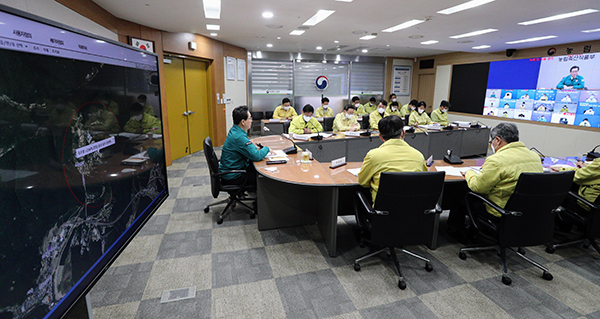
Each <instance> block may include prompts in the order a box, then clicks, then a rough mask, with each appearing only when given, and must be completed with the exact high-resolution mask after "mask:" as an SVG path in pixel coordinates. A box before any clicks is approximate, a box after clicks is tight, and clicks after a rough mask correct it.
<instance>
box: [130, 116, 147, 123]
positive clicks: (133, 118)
mask: <svg viewBox="0 0 600 319" xmlns="http://www.w3.org/2000/svg"><path fill="white" fill-rule="evenodd" d="M143 118H144V114H139V115H136V116H132V117H131V119H132V120H134V121H138V122H139V121H141V120H142V119H143Z"/></svg>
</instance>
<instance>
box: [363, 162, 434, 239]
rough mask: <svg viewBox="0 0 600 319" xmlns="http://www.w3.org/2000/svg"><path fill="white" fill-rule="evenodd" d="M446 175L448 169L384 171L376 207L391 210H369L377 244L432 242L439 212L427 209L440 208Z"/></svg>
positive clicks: (372, 234)
mask: <svg viewBox="0 0 600 319" xmlns="http://www.w3.org/2000/svg"><path fill="white" fill-rule="evenodd" d="M444 176H445V173H444V172H402V173H398V172H394V173H392V172H383V173H381V177H380V180H379V189H378V191H377V198H376V199H375V206H374V209H375V210H378V211H387V212H389V214H388V215H373V214H369V216H368V219H369V222H370V224H371V240H372V242H373V244H375V245H380V246H388V247H389V246H392V247H402V246H409V245H421V244H430V243H431V242H432V238H433V232H434V224H435V219H436V216H435V215H436V214H435V213H429V214H425V211H428V210H432V209H435V208H436V204H437V203H438V201H439V199H440V195H441V194H442V189H443V187H444ZM406 186H409V187H406Z"/></svg>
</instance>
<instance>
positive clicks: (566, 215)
mask: <svg viewBox="0 0 600 319" xmlns="http://www.w3.org/2000/svg"><path fill="white" fill-rule="evenodd" d="M578 201H579V203H580V204H581V205H583V206H584V207H586V208H587V209H589V211H587V210H585V209H584V208H583V207H581V206H580V205H579V204H578ZM561 206H562V207H563V208H564V210H562V211H560V212H559V213H558V217H559V219H561V220H564V221H565V222H567V223H570V224H573V225H575V226H576V227H577V228H578V229H580V230H581V231H582V234H581V235H579V236H577V237H575V238H573V237H572V236H569V237H568V238H567V240H566V241H562V242H560V243H556V244H551V245H548V247H546V252H547V253H549V254H553V253H554V252H555V250H556V248H558V247H563V246H568V245H573V244H579V243H583V247H584V248H588V247H589V246H590V245H592V247H594V249H596V251H597V252H598V253H599V254H600V246H598V242H596V238H598V237H600V196H598V197H597V198H596V200H595V201H594V202H593V203H592V202H590V201H588V200H586V199H585V198H583V197H581V196H579V195H578V194H576V193H574V192H569V196H568V197H567V199H566V200H565V201H564V202H563V203H562V205H561Z"/></svg>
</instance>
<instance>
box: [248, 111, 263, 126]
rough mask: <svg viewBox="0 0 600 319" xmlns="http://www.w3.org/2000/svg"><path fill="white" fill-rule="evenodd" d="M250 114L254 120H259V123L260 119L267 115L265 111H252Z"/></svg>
mask: <svg viewBox="0 0 600 319" xmlns="http://www.w3.org/2000/svg"><path fill="white" fill-rule="evenodd" d="M250 115H252V120H255V121H258V123H259V124H260V120H262V119H263V118H264V117H265V113H263V112H250Z"/></svg>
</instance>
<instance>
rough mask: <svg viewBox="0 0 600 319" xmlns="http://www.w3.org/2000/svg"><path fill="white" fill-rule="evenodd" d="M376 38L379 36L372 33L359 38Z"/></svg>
mask: <svg viewBox="0 0 600 319" xmlns="http://www.w3.org/2000/svg"><path fill="white" fill-rule="evenodd" d="M375 38H377V36H376V35H372V34H370V35H365V36H363V37H360V38H359V40H371V39H375Z"/></svg>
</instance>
